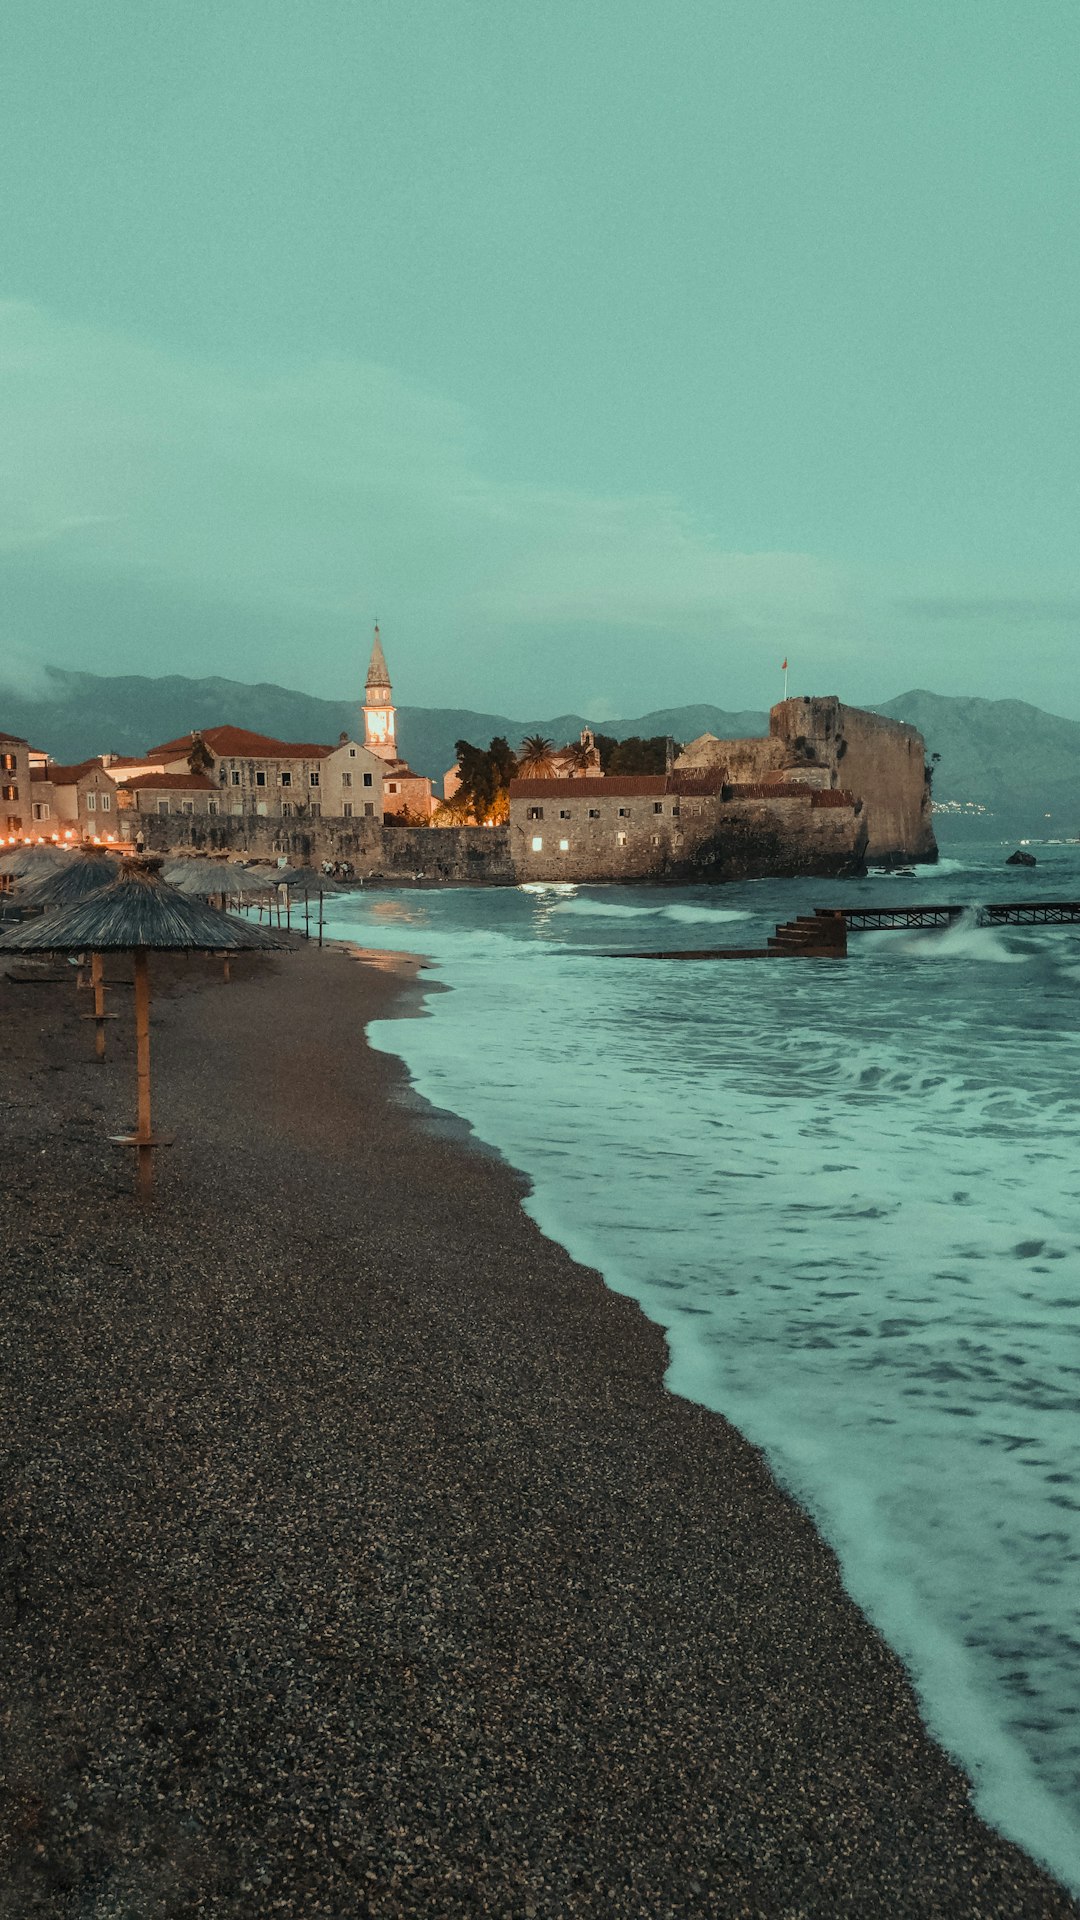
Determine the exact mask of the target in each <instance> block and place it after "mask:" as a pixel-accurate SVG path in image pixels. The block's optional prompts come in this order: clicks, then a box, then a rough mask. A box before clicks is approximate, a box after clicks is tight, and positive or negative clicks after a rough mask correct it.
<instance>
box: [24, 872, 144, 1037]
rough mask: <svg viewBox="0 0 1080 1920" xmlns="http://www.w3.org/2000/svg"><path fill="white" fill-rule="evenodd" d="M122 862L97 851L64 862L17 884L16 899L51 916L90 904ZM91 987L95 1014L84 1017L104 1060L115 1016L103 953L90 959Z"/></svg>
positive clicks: (80, 981) (78, 977)
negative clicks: (110, 1022)
mask: <svg viewBox="0 0 1080 1920" xmlns="http://www.w3.org/2000/svg"><path fill="white" fill-rule="evenodd" d="M118 871H119V860H118V858H117V857H116V856H109V855H108V854H103V853H100V852H99V851H98V849H97V848H96V847H95V849H94V851H93V852H92V853H86V854H84V855H83V856H82V857H81V858H80V857H79V856H78V855H77V856H76V857H75V858H74V859H73V860H65V861H64V862H63V863H62V864H61V865H58V866H55V865H54V866H50V867H47V868H45V870H44V871H42V872H38V873H35V874H33V875H28V876H27V877H26V878H25V879H22V880H20V881H19V882H18V883H17V896H18V901H19V904H20V906H22V907H24V908H30V909H31V910H32V911H34V912H37V911H41V912H43V913H48V912H50V911H51V910H54V909H58V908H60V907H75V906H78V905H79V904H80V903H81V902H82V901H83V900H89V898H90V897H91V895H92V894H95V893H100V891H101V889H102V887H107V886H109V885H110V884H111V882H112V881H113V880H115V879H116V876H117V873H118ZM83 984H84V981H83V968H82V966H81V965H80V967H79V971H78V974H77V975H76V986H78V987H80V988H81V987H82V986H83ZM90 985H91V987H92V988H93V993H94V1011H93V1013H88V1014H85V1015H84V1016H83V1017H84V1019H87V1020H93V1022H94V1029H95V1031H94V1051H95V1053H96V1055H97V1058H98V1059H99V1060H104V1058H105V1022H106V1021H107V1020H114V1019H115V1018H116V1015H115V1014H111V1013H106V1011H105V970H104V968H103V966H102V964H101V955H100V953H91V955H90Z"/></svg>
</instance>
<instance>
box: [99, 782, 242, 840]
mask: <svg viewBox="0 0 1080 1920" xmlns="http://www.w3.org/2000/svg"><path fill="white" fill-rule="evenodd" d="M116 803H117V806H118V807H119V809H120V812H121V814H131V813H154V814H160V813H220V811H221V804H220V799H219V795H218V789H217V787H216V786H215V784H214V782H213V781H212V780H211V779H210V777H209V775H208V774H205V773H139V774H135V775H134V776H132V777H131V778H129V779H127V780H118V781H117V783H116ZM125 838H128V839H130V838H131V834H130V832H128V830H127V827H126V825H125Z"/></svg>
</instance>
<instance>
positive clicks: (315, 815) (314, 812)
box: [308, 800, 322, 820]
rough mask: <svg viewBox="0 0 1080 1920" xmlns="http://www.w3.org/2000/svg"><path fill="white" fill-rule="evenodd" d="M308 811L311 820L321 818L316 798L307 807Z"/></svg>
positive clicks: (320, 809)
mask: <svg viewBox="0 0 1080 1920" xmlns="http://www.w3.org/2000/svg"><path fill="white" fill-rule="evenodd" d="M308 812H309V813H310V815H311V817H312V819H313V820H320V819H321V818H322V808H321V807H320V805H319V803H318V801H317V800H313V801H312V803H311V805H310V807H309V808H308Z"/></svg>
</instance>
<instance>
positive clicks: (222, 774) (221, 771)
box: [217, 767, 229, 786]
mask: <svg viewBox="0 0 1080 1920" xmlns="http://www.w3.org/2000/svg"><path fill="white" fill-rule="evenodd" d="M217 777H218V779H219V780H220V781H221V784H222V786H224V785H225V782H226V781H227V779H228V777H229V770H228V768H227V767H219V768H218V770H217Z"/></svg>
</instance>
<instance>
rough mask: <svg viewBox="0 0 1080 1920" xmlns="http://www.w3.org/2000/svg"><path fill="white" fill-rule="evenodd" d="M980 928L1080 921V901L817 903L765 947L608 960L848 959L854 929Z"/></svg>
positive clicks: (611, 954)
mask: <svg viewBox="0 0 1080 1920" xmlns="http://www.w3.org/2000/svg"><path fill="white" fill-rule="evenodd" d="M970 913H973V914H974V915H975V919H976V924H977V925H979V926H981V927H1074V926H1080V900H1010V901H1004V902H1002V901H998V902H995V903H994V904H992V905H989V906H981V905H980V906H972V905H967V906H963V905H962V906H930V907H926V906H911V907H815V909H814V911H813V913H800V914H798V915H797V917H796V918H795V919H794V920H787V921H784V922H783V923H782V924H781V925H780V926H778V927H777V929H776V932H775V933H773V934H770V936H769V939H768V943H767V945H765V946H764V947H676V948H673V949H671V950H669V951H667V952H665V951H664V950H663V949H662V948H661V949H659V950H654V951H651V952H640V951H639V952H634V953H628V952H625V951H612V950H610V949H609V950H608V952H607V953H606V954H605V958H606V959H609V960H843V959H844V958H845V956H846V954H847V950H848V935H849V933H888V932H893V931H895V932H903V931H905V930H918V929H919V928H920V927H950V926H952V925H954V924H955V922H956V921H958V920H962V919H963V918H964V916H965V915H966V914H970Z"/></svg>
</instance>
